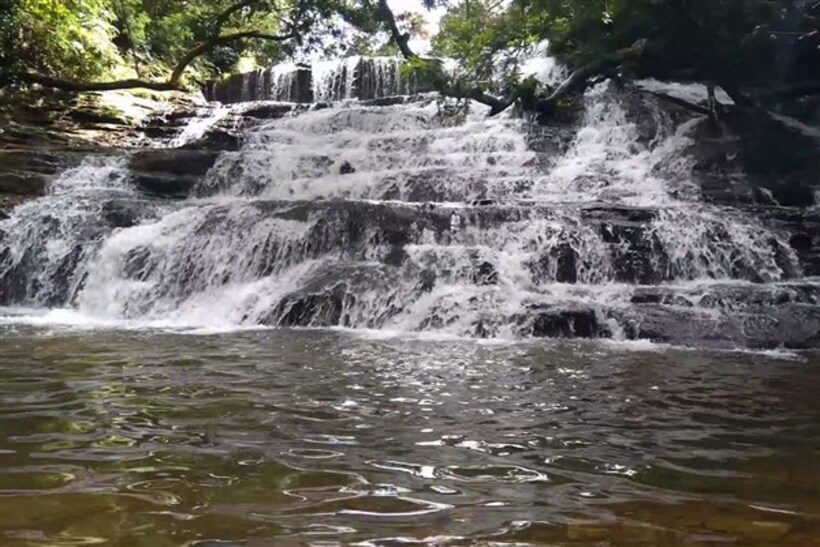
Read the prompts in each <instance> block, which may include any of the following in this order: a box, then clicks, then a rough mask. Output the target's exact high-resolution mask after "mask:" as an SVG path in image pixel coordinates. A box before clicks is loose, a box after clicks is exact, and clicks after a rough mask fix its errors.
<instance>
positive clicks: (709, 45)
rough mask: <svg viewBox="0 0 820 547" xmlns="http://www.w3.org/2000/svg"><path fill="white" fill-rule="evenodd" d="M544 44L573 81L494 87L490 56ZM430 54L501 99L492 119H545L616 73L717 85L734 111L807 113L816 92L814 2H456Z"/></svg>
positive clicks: (818, 59)
mask: <svg viewBox="0 0 820 547" xmlns="http://www.w3.org/2000/svg"><path fill="white" fill-rule="evenodd" d="M381 4H383V9H382V12H383V13H385V18H386V20H388V26H389V18H390V16H389V13H387V11H389V10H385V9H384V7H386V3H383V2H382V3H381ZM544 38H548V39H549V40H550V49H551V53H552V54H554V55H557V56H558V57H559V58H560V59H561V60H562V61H563V62H564V63H565V64H567V65H568V66H570V67H572V68H575V71H574V72H573V73H572V75H571V76H570V78H568V79H567V80H566V81H565V82H564V83H563V84H562V85H561V86H559V88H558V89H557V90H549V89H542V90H540V91H536V94H535V95H533V93H532V92H533V85H532V82H519V85H518V86H515V88H513V89H512V90H510V91H504V90H501V89H499V87H498V86H495V88H494V86H493V82H492V81H491V80H492V77H491V71H492V67H493V65H494V56H495V55H497V54H498V52H499V51H503V50H508V49H511V48H513V49H514V48H520V47H522V46H523V45H526V44H532V43H534V42H535V41H538V40H541V39H544ZM394 39H395V40H396V41H397V43H399V42H400V41H401V39H402V38H401V36H399V35H396V34H395V33H394ZM436 46H437V49H438V50H439V51H440V52H441V53H444V54H448V55H452V56H455V57H456V58H458V60H459V61H460V62H461V65H462V67H464V68H465V69H466V70H467V71H468V75H467V77H466V78H465V77H463V76H462V77H461V80H462V82H464V81H466V82H469V84H470V85H469V91H470V93H472V94H475V95H476V96H478V95H479V92H482V93H486V91H487V90H493V89H495V92H496V93H498V92H501V93H502V94H503V98H493V100H491V101H486V102H487V104H491V106H493V111H497V110H498V109H497V108H496V107H497V106H503V105H505V104H507V105H509V104H512V103H514V102H516V101H518V102H519V103H522V104H523V106H524V107H525V108H527V109H532V110H535V111H538V112H542V113H549V112H550V111H551V110H553V109H554V107H555V105H556V102H557V101H558V100H560V99H561V98H562V97H564V96H566V95H569V94H572V93H575V92H578V91H581V90H583V89H584V87H585V86H586V85H587V82H588V81H590V79H592V78H595V77H597V76H599V75H605V74H611V73H614V72H617V73H619V74H620V75H621V76H622V77H630V76H636V77H638V76H643V77H646V76H652V77H656V78H660V79H676V80H681V79H682V80H690V81H699V82H703V83H705V84H707V86H709V88H710V90H713V89H714V86H717V85H719V86H722V87H723V88H724V89H725V90H726V91H727V92H728V93H729V94H730V95H731V96H732V98H733V99H734V101H735V103H736V104H737V105H739V106H741V107H751V108H762V107H767V108H779V109H784V108H786V109H788V108H792V109H794V108H798V110H799V107H800V105H801V104H802V103H806V105H808V106H806V105H803V106H804V110H810V109H811V108H812V107H811V105H810V104H809V103H811V100H807V99H806V98H807V97H810V96H812V95H816V94H818V93H820V2H818V1H817V0H606V1H604V0H572V1H568V0H513V1H512V2H511V3H509V4H506V5H504V6H502V5H498V4H493V3H492V0H463V1H462V2H461V3H460V4H457V5H456V6H455V7H454V8H453V9H451V10H450V12H449V13H448V14H447V15H446V16H445V18H444V19H443V20H442V28H441V33H440V34H439V36H438V37H437V38H436ZM402 52H403V53H404V54H405V56H407V57H408V58H413V55H412V52H407V51H406V48H403V49H402ZM408 53H410V54H411V55H408ZM441 87H442V89H443V90H444V91H445V92H449V91H452V89H448V86H446V85H442V86H441ZM462 87H463V86H462ZM462 94H464V93H462ZM482 102H483V101H482ZM524 103H526V104H524ZM812 104H816V103H812ZM814 108H816V106H815V107H814Z"/></svg>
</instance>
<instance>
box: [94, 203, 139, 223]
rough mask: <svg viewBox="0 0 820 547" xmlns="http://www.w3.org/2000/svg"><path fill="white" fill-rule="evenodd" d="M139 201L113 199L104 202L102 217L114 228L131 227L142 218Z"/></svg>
mask: <svg viewBox="0 0 820 547" xmlns="http://www.w3.org/2000/svg"><path fill="white" fill-rule="evenodd" d="M138 206H139V203H135V202H132V201H125V200H112V201H107V202H105V203H103V205H102V211H101V212H102V218H103V220H104V221H105V222H106V224H108V225H109V226H111V227H112V228H130V227H131V226H136V225H137V224H138V220H139V218H140V216H141V215H140V212H139V210H138V209H137V207H138Z"/></svg>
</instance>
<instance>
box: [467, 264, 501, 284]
mask: <svg viewBox="0 0 820 547" xmlns="http://www.w3.org/2000/svg"><path fill="white" fill-rule="evenodd" d="M472 281H473V283H475V284H476V285H496V284H497V283H498V270H496V269H495V266H494V265H493V264H492V263H490V262H486V261H485V262H482V263H481V264H479V265H478V268H477V269H476V270H475V271H474V272H473V276H472Z"/></svg>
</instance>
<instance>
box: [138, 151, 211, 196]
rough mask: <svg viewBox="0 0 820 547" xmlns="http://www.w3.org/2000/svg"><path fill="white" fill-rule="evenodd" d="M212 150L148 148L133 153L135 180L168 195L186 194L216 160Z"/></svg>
mask: <svg viewBox="0 0 820 547" xmlns="http://www.w3.org/2000/svg"><path fill="white" fill-rule="evenodd" d="M216 158H217V153H216V152H215V151H209V150H184V149H173V150H144V151H141V152H137V153H135V154H134V155H133V156H131V160H130V163H129V168H130V170H131V173H132V175H131V181H132V183H134V184H136V185H137V186H138V187H140V188H142V189H143V190H145V191H147V192H149V193H151V194H155V195H159V196H164V197H176V198H180V197H185V196H187V195H188V194H189V193H190V191H191V189H192V188H193V187H194V186H195V185H196V183H197V182H199V180H200V179H201V178H202V177H203V176H204V175H205V173H207V172H208V170H209V169H210V168H211V167H212V166H213V164H214V162H215V161H216Z"/></svg>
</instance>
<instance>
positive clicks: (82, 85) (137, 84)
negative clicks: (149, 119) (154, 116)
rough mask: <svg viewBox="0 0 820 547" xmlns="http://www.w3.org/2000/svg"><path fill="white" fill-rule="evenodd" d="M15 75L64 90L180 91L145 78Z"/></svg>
mask: <svg viewBox="0 0 820 547" xmlns="http://www.w3.org/2000/svg"><path fill="white" fill-rule="evenodd" d="M17 77H18V78H19V79H20V80H21V81H23V82H26V83H29V84H39V85H42V86H45V87H53V88H55V89H63V90H65V91H77V92H82V91H112V90H115V89H150V90H153V91H182V88H181V87H180V86H178V85H176V84H174V83H172V82H151V81H147V80H139V79H130V80H115V81H111V82H75V81H72V80H62V79H60V78H52V77H50V76H45V75H43V74H38V73H36V72H22V73H20V74H18V75H17Z"/></svg>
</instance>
